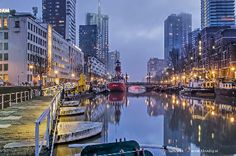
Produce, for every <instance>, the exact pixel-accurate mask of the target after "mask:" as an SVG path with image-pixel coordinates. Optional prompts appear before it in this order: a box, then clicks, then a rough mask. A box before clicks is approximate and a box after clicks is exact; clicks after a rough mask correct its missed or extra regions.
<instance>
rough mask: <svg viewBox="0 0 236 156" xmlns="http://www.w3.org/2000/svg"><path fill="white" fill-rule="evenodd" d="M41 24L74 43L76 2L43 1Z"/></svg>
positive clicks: (65, 0)
mask: <svg viewBox="0 0 236 156" xmlns="http://www.w3.org/2000/svg"><path fill="white" fill-rule="evenodd" d="M42 2H43V22H45V23H49V24H51V25H52V26H53V29H54V30H56V31H57V32H58V33H59V34H61V35H62V36H63V37H64V38H65V39H66V40H68V41H71V42H72V43H74V44H75V43H76V21H75V19H76V0H43V1H42Z"/></svg>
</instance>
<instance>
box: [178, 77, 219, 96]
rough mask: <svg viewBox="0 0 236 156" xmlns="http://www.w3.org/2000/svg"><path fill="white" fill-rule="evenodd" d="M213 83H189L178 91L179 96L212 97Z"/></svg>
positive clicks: (200, 81)
mask: <svg viewBox="0 0 236 156" xmlns="http://www.w3.org/2000/svg"><path fill="white" fill-rule="evenodd" d="M214 84H215V83H214V82H212V81H204V80H193V81H190V83H189V86H188V87H185V88H184V89H183V90H181V91H180V94H181V95H198V94H211V95H214V93H215V91H214Z"/></svg>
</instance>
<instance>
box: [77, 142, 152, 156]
mask: <svg viewBox="0 0 236 156" xmlns="http://www.w3.org/2000/svg"><path fill="white" fill-rule="evenodd" d="M136 149H140V146H139V144H138V143H137V142H136V141H125V142H116V143H108V144H99V145H91V146H86V147H85V148H84V149H83V150H82V152H81V156H94V154H96V155H98V156H99V155H104V156H106V155H110V156H120V154H119V153H120V151H121V150H122V151H124V153H125V152H127V154H123V155H125V156H134V154H135V153H133V152H130V151H135V150H136ZM145 156H153V155H152V154H151V152H149V151H145Z"/></svg>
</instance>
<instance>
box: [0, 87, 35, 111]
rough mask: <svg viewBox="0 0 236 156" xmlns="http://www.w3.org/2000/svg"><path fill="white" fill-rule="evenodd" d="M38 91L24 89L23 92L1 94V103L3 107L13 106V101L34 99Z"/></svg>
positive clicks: (16, 102) (19, 101)
mask: <svg viewBox="0 0 236 156" xmlns="http://www.w3.org/2000/svg"><path fill="white" fill-rule="evenodd" d="M36 94H37V93H35V91H33V90H31V91H22V92H15V93H7V94H0V101H1V102H0V105H1V109H4V108H5V107H10V106H12V104H13V103H15V104H18V103H21V102H23V101H27V100H30V99H32V98H33V97H34V96H37V95H36Z"/></svg>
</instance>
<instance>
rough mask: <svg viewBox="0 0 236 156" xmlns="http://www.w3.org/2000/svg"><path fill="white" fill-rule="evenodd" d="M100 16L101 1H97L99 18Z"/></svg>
mask: <svg viewBox="0 0 236 156" xmlns="http://www.w3.org/2000/svg"><path fill="white" fill-rule="evenodd" d="M101 14H102V5H101V0H98V15H99V16H101Z"/></svg>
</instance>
